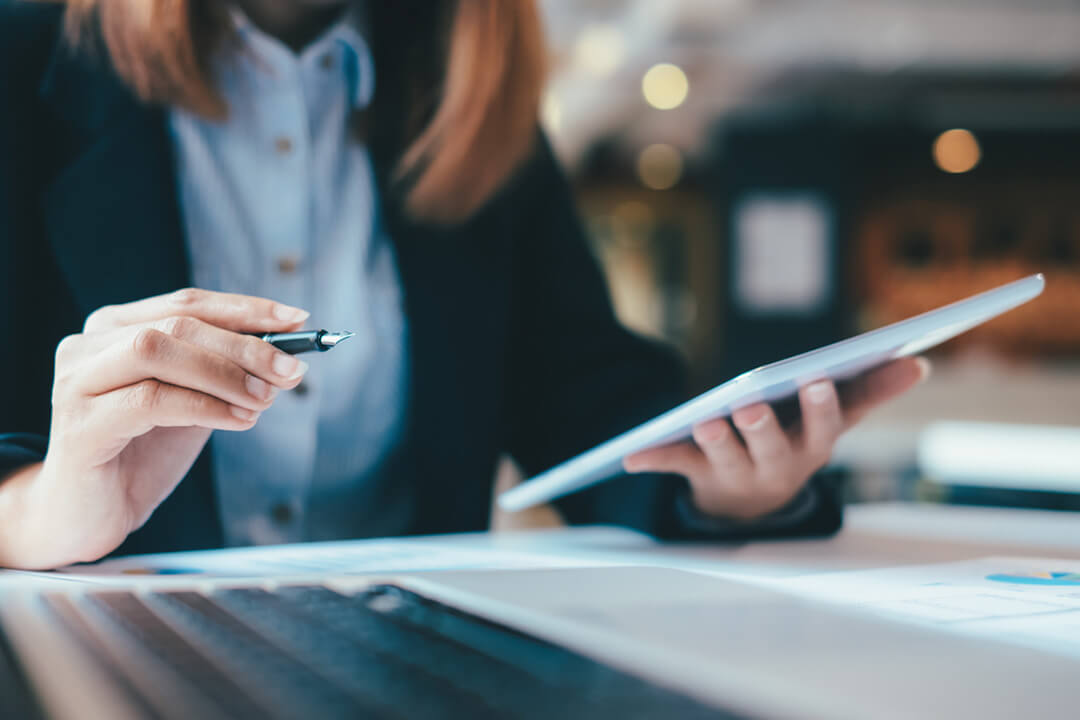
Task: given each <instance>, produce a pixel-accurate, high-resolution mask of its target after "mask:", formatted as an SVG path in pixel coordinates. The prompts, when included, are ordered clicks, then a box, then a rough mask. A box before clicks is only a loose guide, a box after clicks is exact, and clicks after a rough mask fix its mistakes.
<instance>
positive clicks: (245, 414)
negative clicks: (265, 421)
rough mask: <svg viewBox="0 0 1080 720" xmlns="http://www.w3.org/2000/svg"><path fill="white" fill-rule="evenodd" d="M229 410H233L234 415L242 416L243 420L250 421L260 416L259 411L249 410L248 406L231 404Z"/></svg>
mask: <svg viewBox="0 0 1080 720" xmlns="http://www.w3.org/2000/svg"><path fill="white" fill-rule="evenodd" d="M229 412H231V413H232V414H233V415H235V416H236V417H238V418H240V419H241V420H244V421H248V422H250V421H251V420H254V419H255V418H256V417H258V413H257V412H255V411H254V410H248V409H247V408H242V407H238V406H236V405H230V406H229Z"/></svg>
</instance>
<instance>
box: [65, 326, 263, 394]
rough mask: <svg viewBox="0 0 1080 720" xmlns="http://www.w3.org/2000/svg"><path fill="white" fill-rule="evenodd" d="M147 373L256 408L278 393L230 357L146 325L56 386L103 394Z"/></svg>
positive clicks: (84, 363) (180, 385)
mask: <svg viewBox="0 0 1080 720" xmlns="http://www.w3.org/2000/svg"><path fill="white" fill-rule="evenodd" d="M148 379H154V380H159V381H161V382H163V383H167V384H169V385H175V386H177V387H181V388H188V389H190V390H195V391H198V392H200V393H204V394H206V395H211V396H213V397H216V398H219V399H221V400H224V401H225V402H227V403H229V404H231V405H237V406H239V407H242V408H247V409H249V410H255V411H258V412H261V411H263V410H265V409H266V408H268V407H269V406H270V403H271V402H272V401H273V399H274V396H275V395H276V393H277V388H275V387H274V386H273V385H271V384H270V383H268V382H266V381H265V380H263V379H262V378H260V377H258V376H256V375H253V374H251V373H249V372H247V371H246V370H245V369H244V368H242V367H240V366H239V365H237V364H236V363H235V362H233V361H232V360H230V359H228V358H226V357H224V356H222V355H218V354H217V353H214V352H211V351H209V350H207V349H206V348H204V347H201V346H198V345H193V344H190V343H186V342H183V341H181V340H179V339H177V338H175V337H173V336H171V335H168V334H166V333H163V332H161V331H160V330H156V329H154V328H148V327H144V328H139V329H137V330H135V331H134V332H133V333H132V334H131V337H130V339H129V340H128V341H125V342H117V343H114V344H113V345H111V346H109V347H107V348H106V349H104V350H102V351H101V352H98V353H95V354H93V355H92V356H90V357H88V358H86V359H85V360H83V362H82V363H80V364H79V366H78V370H77V372H72V373H71V374H70V375H66V374H65V375H60V374H58V376H57V378H56V381H55V382H54V389H56V391H57V392H75V393H78V394H80V395H101V394H104V393H108V392H111V391H113V390H117V389H120V388H123V387H126V386H128V385H135V384H137V383H139V382H141V381H143V380H148Z"/></svg>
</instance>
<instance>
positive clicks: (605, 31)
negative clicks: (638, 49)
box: [574, 25, 625, 77]
mask: <svg viewBox="0 0 1080 720" xmlns="http://www.w3.org/2000/svg"><path fill="white" fill-rule="evenodd" d="M624 54H625V48H624V43H623V34H622V32H620V31H619V29H618V28H614V27H611V26H610V25H592V26H590V27H587V28H585V29H584V30H582V31H581V34H580V35H579V36H578V39H577V42H576V43H575V44H574V61H575V62H576V63H577V64H578V65H580V66H581V67H582V68H584V69H585V70H586V71H587V72H589V73H591V74H593V75H596V76H597V77H606V76H608V75H610V74H611V73H613V72H614V71H615V70H616V69H618V67H619V65H620V64H621V63H622V60H623V55H624Z"/></svg>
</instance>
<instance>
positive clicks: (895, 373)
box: [840, 357, 930, 428]
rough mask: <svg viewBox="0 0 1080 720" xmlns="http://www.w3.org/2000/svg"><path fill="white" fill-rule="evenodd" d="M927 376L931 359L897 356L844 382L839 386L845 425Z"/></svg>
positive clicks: (849, 424)
mask: <svg viewBox="0 0 1080 720" xmlns="http://www.w3.org/2000/svg"><path fill="white" fill-rule="evenodd" d="M929 376H930V361H929V360H927V359H926V358H923V357H915V358H910V357H908V358H900V359H899V360H894V361H893V362H891V363H889V364H888V365H882V366H881V367H879V368H875V369H873V370H870V371H869V372H867V373H865V374H863V375H860V376H859V377H857V378H855V379H854V380H851V381H850V382H848V383H845V385H844V386H843V388H842V389H841V390H840V396H841V399H842V405H843V409H844V410H843V412H844V427H845V428H849V427H851V426H852V425H854V424H855V423H857V422H859V420H861V419H862V418H863V416H865V415H866V414H867V413H868V412H870V411H871V410H873V409H874V408H876V407H877V406H878V405H881V404H883V403H885V402H887V401H889V400H892V399H893V398H895V397H897V396H898V395H902V394H903V393H905V392H907V391H908V390H910V389H911V388H913V387H914V386H916V385H918V384H919V383H920V382H922V381H923V380H925V379H926V378H927V377H929Z"/></svg>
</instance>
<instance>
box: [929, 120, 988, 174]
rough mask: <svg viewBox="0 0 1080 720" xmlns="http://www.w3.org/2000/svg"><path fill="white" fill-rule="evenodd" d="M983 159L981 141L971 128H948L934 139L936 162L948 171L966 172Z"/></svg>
mask: <svg viewBox="0 0 1080 720" xmlns="http://www.w3.org/2000/svg"><path fill="white" fill-rule="evenodd" d="M981 159H982V150H981V149H980V148H979V141H978V140H977V139H976V138H975V135H974V134H972V132H971V131H970V130H963V129H961V128H955V129H953V130H946V131H945V132H943V133H941V134H940V135H938V137H937V140H935V141H934V162H935V163H937V166H938V167H939V168H941V169H942V170H944V171H945V172H947V173H953V174H956V173H966V172H970V171H971V170H974V169H975V166H976V165H978V164H979V160H981Z"/></svg>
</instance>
